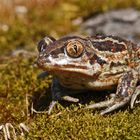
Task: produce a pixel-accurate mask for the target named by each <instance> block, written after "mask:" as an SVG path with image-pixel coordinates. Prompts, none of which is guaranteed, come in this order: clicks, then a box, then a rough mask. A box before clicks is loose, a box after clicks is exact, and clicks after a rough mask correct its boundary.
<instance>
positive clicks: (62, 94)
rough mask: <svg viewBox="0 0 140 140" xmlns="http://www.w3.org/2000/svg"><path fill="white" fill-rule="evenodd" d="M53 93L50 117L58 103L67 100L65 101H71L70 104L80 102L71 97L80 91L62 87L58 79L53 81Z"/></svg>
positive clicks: (49, 111)
mask: <svg viewBox="0 0 140 140" xmlns="http://www.w3.org/2000/svg"><path fill="white" fill-rule="evenodd" d="M51 92H52V102H51V104H50V106H49V110H48V114H49V115H50V113H51V111H52V109H53V107H54V106H55V104H56V103H57V101H60V100H65V101H69V102H79V99H77V98H74V97H71V96H69V94H72V93H77V92H79V91H75V90H70V89H67V88H65V87H62V86H61V85H60V83H59V80H58V79H57V78H54V79H53V82H52V86H51Z"/></svg>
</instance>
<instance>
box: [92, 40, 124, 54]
mask: <svg viewBox="0 0 140 140" xmlns="http://www.w3.org/2000/svg"><path fill="white" fill-rule="evenodd" d="M92 44H93V46H94V47H95V48H96V49H98V50H99V51H110V52H122V51H124V50H125V49H126V48H125V46H124V45H122V44H117V43H114V42H112V41H110V40H108V41H103V42H98V41H92Z"/></svg>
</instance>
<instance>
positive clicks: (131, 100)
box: [36, 34, 140, 115]
mask: <svg viewBox="0 0 140 140" xmlns="http://www.w3.org/2000/svg"><path fill="white" fill-rule="evenodd" d="M37 50H38V57H37V60H36V64H37V66H38V68H40V69H42V70H43V71H44V73H45V74H44V75H48V74H51V75H52V76H53V80H52V85H51V93H52V101H51V103H50V106H49V109H48V114H51V111H52V109H53V107H54V106H55V104H56V103H57V102H58V101H61V100H65V101H69V102H74V103H77V102H79V99H78V98H75V97H73V95H74V94H76V93H80V92H82V91H90V92H91V94H92V91H104V90H111V89H113V88H115V90H116V91H115V92H114V93H113V94H110V95H111V96H110V98H109V99H105V100H104V101H100V102H97V103H93V104H90V105H87V106H86V107H85V109H95V108H99V109H100V108H101V109H102V108H103V110H101V112H100V114H101V115H104V114H108V113H110V112H113V111H115V110H118V109H120V108H122V107H123V106H126V105H129V106H130V108H131V109H133V108H134V105H135V103H136V101H137V100H138V96H139V94H140V85H139V84H138V83H139V81H140V46H139V45H137V44H135V43H133V42H132V41H130V40H127V39H123V38H121V37H118V36H113V35H102V34H98V35H93V36H79V35H77V36H76V35H73V36H64V37H61V38H60V39H55V38H53V37H50V36H46V37H44V38H43V39H41V40H40V41H39V43H38V45H37ZM85 93H86V92H85Z"/></svg>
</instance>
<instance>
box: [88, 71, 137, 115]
mask: <svg viewBox="0 0 140 140" xmlns="http://www.w3.org/2000/svg"><path fill="white" fill-rule="evenodd" d="M137 81H138V72H136V71H135V70H131V71H128V72H126V73H124V74H123V76H122V77H121V78H120V79H119V81H118V87H117V91H116V94H115V96H113V97H112V98H111V99H110V100H108V101H103V102H99V103H96V104H91V105H89V106H87V107H86V108H101V107H107V108H106V109H105V110H103V111H102V112H101V115H104V114H106V113H109V112H112V111H114V110H116V109H118V108H120V107H122V106H124V105H125V104H127V103H129V101H130V99H131V96H132V95H133V93H134V91H135V88H136V84H137Z"/></svg>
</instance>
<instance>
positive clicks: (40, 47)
mask: <svg viewBox="0 0 140 140" xmlns="http://www.w3.org/2000/svg"><path fill="white" fill-rule="evenodd" d="M54 41H55V39H54V38H53V37H49V36H46V37H44V38H43V39H42V40H40V41H39V43H38V45H37V49H38V51H39V52H42V51H44V50H45V49H46V47H47V46H48V45H50V44H51V43H53V42H54Z"/></svg>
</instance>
